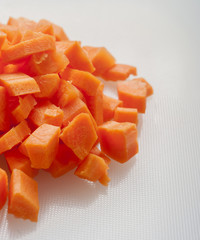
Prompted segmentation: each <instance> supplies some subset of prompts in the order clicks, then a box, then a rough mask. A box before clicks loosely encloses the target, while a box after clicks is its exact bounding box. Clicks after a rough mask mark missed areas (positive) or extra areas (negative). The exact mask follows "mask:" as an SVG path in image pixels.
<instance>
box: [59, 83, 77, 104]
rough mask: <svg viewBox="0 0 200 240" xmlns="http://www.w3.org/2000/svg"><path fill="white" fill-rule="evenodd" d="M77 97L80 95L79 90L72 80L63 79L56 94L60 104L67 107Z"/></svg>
mask: <svg viewBox="0 0 200 240" xmlns="http://www.w3.org/2000/svg"><path fill="white" fill-rule="evenodd" d="M77 97H79V92H78V91H77V89H76V87H75V86H73V85H72V84H71V82H69V81H65V80H62V79H61V83H60V87H59V89H58V92H57V96H56V98H57V104H58V106H60V107H65V106H66V105H67V104H69V103H70V102H71V101H72V100H74V99H75V98H77Z"/></svg>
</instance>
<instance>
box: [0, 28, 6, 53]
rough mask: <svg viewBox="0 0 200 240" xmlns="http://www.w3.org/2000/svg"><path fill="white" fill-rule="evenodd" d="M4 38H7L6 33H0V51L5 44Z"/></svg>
mask: <svg viewBox="0 0 200 240" xmlns="http://www.w3.org/2000/svg"><path fill="white" fill-rule="evenodd" d="M6 38H7V35H6V33H4V32H2V31H0V50H1V48H2V46H3V44H4V42H5V40H6Z"/></svg>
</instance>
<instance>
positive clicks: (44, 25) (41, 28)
mask: <svg viewBox="0 0 200 240" xmlns="http://www.w3.org/2000/svg"><path fill="white" fill-rule="evenodd" d="M35 31H36V32H42V33H45V34H49V35H52V36H54V30H53V25H52V23H50V22H46V21H43V20H40V21H39V22H38V23H37V25H36V27H35Z"/></svg>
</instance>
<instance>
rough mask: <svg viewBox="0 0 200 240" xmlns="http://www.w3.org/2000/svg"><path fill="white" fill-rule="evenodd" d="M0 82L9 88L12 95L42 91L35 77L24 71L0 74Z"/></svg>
mask: <svg viewBox="0 0 200 240" xmlns="http://www.w3.org/2000/svg"><path fill="white" fill-rule="evenodd" d="M0 84H2V85H3V86H4V87H5V88H6V89H7V91H8V94H9V95H10V96H20V95H25V94H31V93H37V92H40V88H39V86H38V85H37V83H36V81H35V79H34V78H32V77H29V76H28V75H26V74H24V73H13V74H0Z"/></svg>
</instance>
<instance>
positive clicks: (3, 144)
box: [0, 120, 31, 154]
mask: <svg viewBox="0 0 200 240" xmlns="http://www.w3.org/2000/svg"><path fill="white" fill-rule="evenodd" d="M30 132H31V130H30V128H29V126H28V124H27V122H26V120H24V121H22V122H21V123H19V124H18V125H17V126H16V127H13V128H11V129H10V130H9V131H8V132H7V133H5V134H4V135H3V136H2V137H1V138H0V154H1V153H3V152H6V151H8V150H10V149H12V148H13V147H14V146H16V145H17V144H19V143H21V142H22V141H23V140H24V139H25V138H26V137H27V136H28V135H29V134H30Z"/></svg>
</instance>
